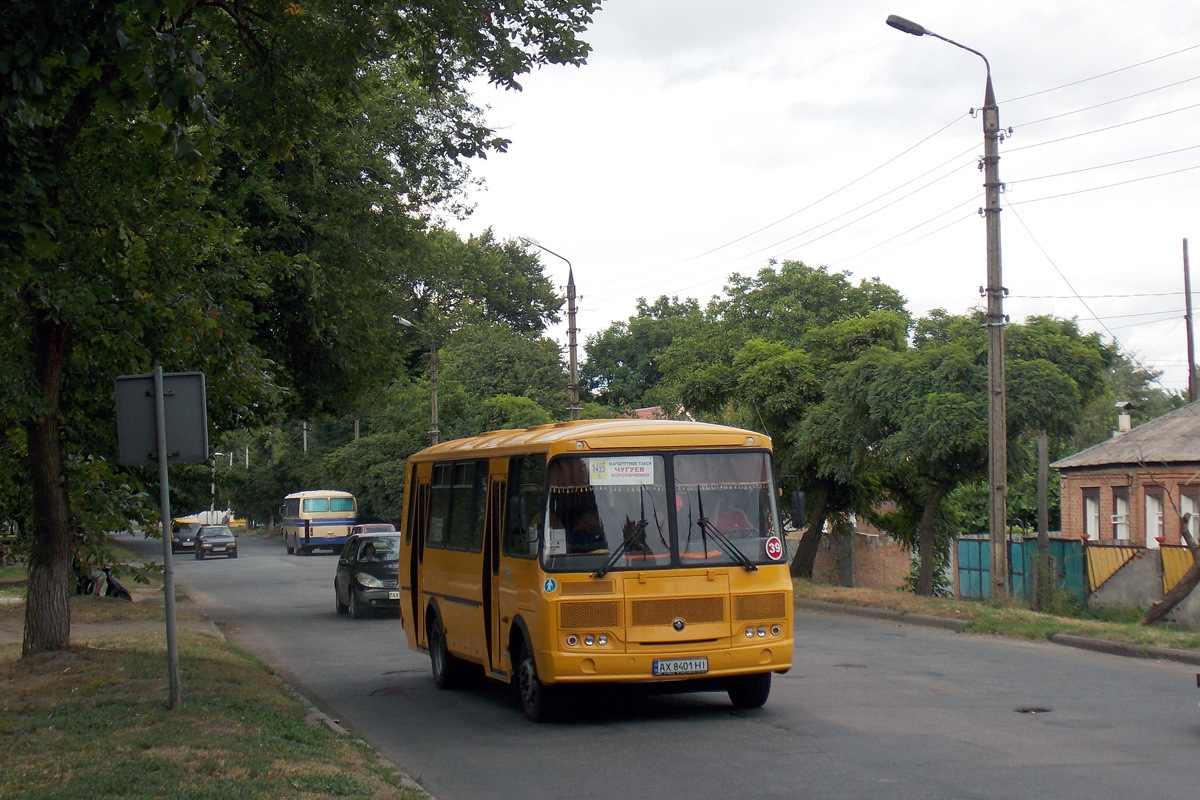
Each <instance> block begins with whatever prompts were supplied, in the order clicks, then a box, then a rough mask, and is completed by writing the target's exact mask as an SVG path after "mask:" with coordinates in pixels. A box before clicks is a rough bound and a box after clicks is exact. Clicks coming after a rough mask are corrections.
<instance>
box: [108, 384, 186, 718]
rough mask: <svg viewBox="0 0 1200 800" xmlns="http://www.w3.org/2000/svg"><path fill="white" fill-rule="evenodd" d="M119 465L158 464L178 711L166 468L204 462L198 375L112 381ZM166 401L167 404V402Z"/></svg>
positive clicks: (175, 697) (173, 697)
mask: <svg viewBox="0 0 1200 800" xmlns="http://www.w3.org/2000/svg"><path fill="white" fill-rule="evenodd" d="M116 399H117V442H118V448H119V453H120V455H119V459H118V460H119V461H120V463H122V464H126V465H134V464H141V465H148V464H157V465H158V505H159V517H160V519H161V520H162V526H161V527H162V543H163V606H164V613H165V616H166V624H167V670H168V677H167V682H168V686H169V690H170V702H171V708H172V709H176V708H179V648H178V643H177V639H176V631H175V577H174V576H175V570H174V566H173V565H172V563H171V487H170V483H169V478H168V474H167V465H168V464H170V463H176V464H196V463H202V462H204V461H206V460H208V416H207V411H206V406H205V387H204V374H203V373H200V372H180V373H171V374H167V375H164V374H163V371H162V367H161V366H155V367H154V374H153V375H122V376H119V377H118V378H117V381H116ZM168 400H170V401H171V402H170V403H168V402H167V401H168Z"/></svg>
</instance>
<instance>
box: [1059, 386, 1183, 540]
mask: <svg viewBox="0 0 1200 800" xmlns="http://www.w3.org/2000/svg"><path fill="white" fill-rule="evenodd" d="M1121 427H1122V428H1123V430H1120V431H1117V432H1116V433H1114V435H1113V437H1112V438H1111V439H1108V440H1107V441H1104V442H1101V443H1100V444H1098V445H1095V446H1094V447H1089V448H1088V449H1087V450H1083V451H1082V452H1079V453H1076V454H1075V455H1073V456H1068V457H1066V458H1063V459H1060V460H1059V461H1056V462H1054V463H1053V464H1052V465H1051V466H1053V467H1055V468H1056V469H1058V471H1059V475H1060V477H1061V479H1062V535H1063V537H1065V538H1073V539H1087V540H1090V541H1092V542H1113V543H1120V544H1127V545H1130V546H1133V547H1146V548H1151V549H1153V548H1158V547H1159V546H1161V545H1163V544H1168V545H1178V544H1180V543H1181V541H1182V540H1181V537H1180V534H1179V530H1180V525H1181V520H1182V518H1183V516H1184V515H1190V517H1188V519H1189V520H1190V525H1191V532H1192V535H1193V536H1196V535H1197V534H1198V532H1200V529H1198V524H1200V403H1193V404H1191V405H1188V406H1184V407H1183V408H1179V409H1176V410H1174V411H1172V412H1170V413H1168V414H1164V415H1163V416H1161V417H1158V418H1157V419H1154V420H1151V421H1150V422H1147V423H1144V424H1142V425H1139V426H1138V427H1136V428H1133V429H1125V428H1126V426H1125V425H1122V426H1121Z"/></svg>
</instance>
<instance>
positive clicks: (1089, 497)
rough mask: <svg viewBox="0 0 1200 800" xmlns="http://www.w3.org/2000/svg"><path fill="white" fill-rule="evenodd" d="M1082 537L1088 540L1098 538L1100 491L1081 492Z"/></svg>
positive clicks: (1087, 490)
mask: <svg viewBox="0 0 1200 800" xmlns="http://www.w3.org/2000/svg"><path fill="white" fill-rule="evenodd" d="M1083 535H1084V536H1086V537H1087V538H1089V539H1093V540H1095V539H1099V538H1100V490H1099V489H1084V490H1083Z"/></svg>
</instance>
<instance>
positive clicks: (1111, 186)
mask: <svg viewBox="0 0 1200 800" xmlns="http://www.w3.org/2000/svg"><path fill="white" fill-rule="evenodd" d="M1194 169H1200V164H1196V165H1194V166H1191V167H1181V168H1180V169H1173V170H1170V171H1168V172H1160V173H1158V174H1157V175H1144V176H1142V177H1140V178H1130V179H1129V180H1127V181H1118V182H1117V183H1108V184H1105V185H1104V186H1093V187H1091V188H1088V189H1077V190H1076V191H1073V192H1063V193H1061V194H1052V195H1047V196H1046V197H1035V198H1033V199H1032V200H1017V201H1015V202H1011V201H1010V202H1009V203H1008V205H1010V206H1023V205H1027V204H1029V203H1040V202H1042V201H1043V200H1057V199H1059V198H1061V197H1072V196H1074V195H1077V194H1087V193H1088V192H1099V191H1101V190H1103V189H1114V188H1116V187H1118V186H1128V185H1129V184H1131V183H1141V182H1142V181H1149V180H1154V179H1155V178H1165V177H1167V176H1169V175H1178V174H1180V173H1182V172H1191V171H1192V170H1194Z"/></svg>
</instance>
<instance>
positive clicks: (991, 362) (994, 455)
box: [980, 55, 1008, 600]
mask: <svg viewBox="0 0 1200 800" xmlns="http://www.w3.org/2000/svg"><path fill="white" fill-rule="evenodd" d="M980 58H983V56H982V55H980ZM983 62H984V64H987V59H986V58H984V59H983ZM983 187H984V194H985V197H986V207H985V208H984V219H985V221H986V223H987V327H988V496H989V499H990V502H989V503H988V532H989V537H990V539H991V549H992V554H991V555H992V597H993V598H995V599H997V600H1002V599H1005V598H1007V597H1008V421H1007V419H1008V411H1007V408H1008V403H1007V398H1006V396H1005V391H1004V323H1005V317H1004V293H1005V289H1004V281H1003V280H1002V278H1001V274H1000V109H999V107H998V106H997V105H996V94H995V92H993V91H992V70H991V66H990V65H989V66H988V75H987V86H986V88H985V89H984V94H983Z"/></svg>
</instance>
